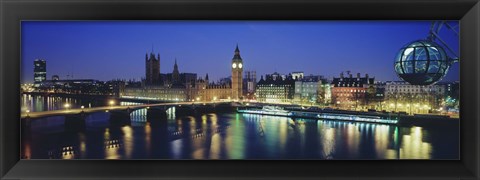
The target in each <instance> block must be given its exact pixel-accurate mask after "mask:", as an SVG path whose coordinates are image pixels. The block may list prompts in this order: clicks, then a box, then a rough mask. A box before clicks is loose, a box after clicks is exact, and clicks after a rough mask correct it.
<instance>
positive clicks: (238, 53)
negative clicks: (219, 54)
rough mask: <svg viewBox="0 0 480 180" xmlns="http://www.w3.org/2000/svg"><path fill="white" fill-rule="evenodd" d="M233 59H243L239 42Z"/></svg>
mask: <svg viewBox="0 0 480 180" xmlns="http://www.w3.org/2000/svg"><path fill="white" fill-rule="evenodd" d="M233 60H242V57H240V50H239V49H238V43H237V47H236V48H235V55H234V56H233Z"/></svg>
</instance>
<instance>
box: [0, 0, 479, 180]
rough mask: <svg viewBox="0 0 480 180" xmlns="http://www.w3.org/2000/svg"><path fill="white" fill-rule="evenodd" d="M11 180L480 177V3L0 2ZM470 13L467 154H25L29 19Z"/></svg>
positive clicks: (464, 96)
mask: <svg viewBox="0 0 480 180" xmlns="http://www.w3.org/2000/svg"><path fill="white" fill-rule="evenodd" d="M0 19H1V20H0V22H1V23H0V26H1V27H0V30H1V32H0V36H1V37H0V41H1V48H0V55H1V56H0V58H1V60H0V123H1V124H0V132H1V134H0V138H1V141H0V153H1V154H0V161H1V163H0V177H1V178H2V179H67V178H68V179H72V178H78V179H89V178H92V179H100V178H102V179H108V178H109V179H152V178H155V179H160V178H164V179H172V178H176V179H213V178H217V179H254V178H263V179H288V178H291V179H321V178H324V179H362V178H363V179H413V178H415V179H418V178H422V179H478V178H479V177H480V175H479V172H480V169H479V152H480V149H479V132H480V128H479V120H480V118H479V115H480V111H479V109H480V107H479V103H480V99H479V98H480V96H479V94H480V80H479V71H478V70H479V69H480V64H479V62H480V61H479V60H480V3H479V1H478V0H389V1H384V0H357V1H353V0H335V1H333V0H324V1H319V0H296V1H295V0H257V1H255V0H243V1H240V0H178V1H172V0H139V1H134V0H84V1H82V0H37V1H33V0H0ZM161 19H170V20H183V19H188V20H217V19H218V20H439V19H440V20H460V31H461V36H460V47H461V50H460V54H461V58H462V60H461V62H460V69H461V70H460V74H461V76H460V79H461V80H460V81H461V82H462V84H461V93H460V94H461V98H460V99H461V101H460V102H461V111H460V112H461V114H460V117H461V118H460V119H461V125H460V126H461V131H460V133H461V135H460V137H461V150H460V153H461V154H460V160H448V161H444V160H394V161H390V160H387V161H384V160H382V161H363V160H362V161H360V160H357V161H335V160H333V161H331V160H320V161H312V160H310V161H309V160H298V161H297V160H293V161H258V160H257V161H252V160H221V161H218V160H74V161H69V160H20V133H19V131H20V121H19V119H20V118H19V116H20V110H19V108H18V107H19V103H20V100H19V99H20V96H19V92H20V86H19V82H20V21H22V20H161Z"/></svg>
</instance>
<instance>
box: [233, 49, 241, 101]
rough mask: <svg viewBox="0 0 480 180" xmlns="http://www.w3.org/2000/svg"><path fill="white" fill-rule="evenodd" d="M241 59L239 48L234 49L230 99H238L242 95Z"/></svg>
mask: <svg viewBox="0 0 480 180" xmlns="http://www.w3.org/2000/svg"><path fill="white" fill-rule="evenodd" d="M242 72H243V60H242V58H241V57H240V50H238V44H237V48H236V49H235V55H234V56H233V59H232V99H234V100H239V99H240V98H242V96H243V90H242V85H243V78H242V77H243V76H242Z"/></svg>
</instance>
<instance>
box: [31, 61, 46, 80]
mask: <svg viewBox="0 0 480 180" xmlns="http://www.w3.org/2000/svg"><path fill="white" fill-rule="evenodd" d="M33 66H34V67H33V80H34V81H35V82H36V83H38V82H43V81H45V80H47V61H45V60H43V59H35V61H33Z"/></svg>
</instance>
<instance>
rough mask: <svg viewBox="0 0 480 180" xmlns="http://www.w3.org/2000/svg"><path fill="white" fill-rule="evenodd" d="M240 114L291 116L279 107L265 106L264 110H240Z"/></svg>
mask: <svg viewBox="0 0 480 180" xmlns="http://www.w3.org/2000/svg"><path fill="white" fill-rule="evenodd" d="M237 111H238V112H240V113H251V114H263V115H275V116H289V113H290V111H287V110H284V109H283V108H282V107H279V106H263V108H262V109H239V110H237Z"/></svg>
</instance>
